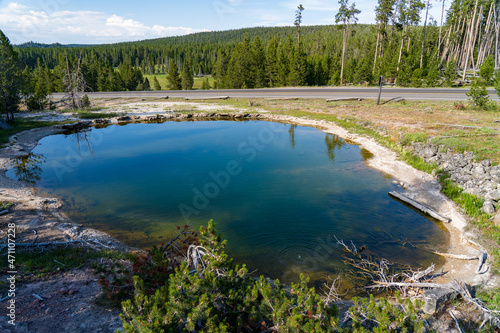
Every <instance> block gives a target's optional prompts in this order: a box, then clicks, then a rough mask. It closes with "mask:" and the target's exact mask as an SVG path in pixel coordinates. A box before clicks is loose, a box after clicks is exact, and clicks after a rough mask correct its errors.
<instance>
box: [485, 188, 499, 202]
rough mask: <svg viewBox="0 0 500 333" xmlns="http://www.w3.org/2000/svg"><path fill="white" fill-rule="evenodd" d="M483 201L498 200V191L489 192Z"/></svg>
mask: <svg viewBox="0 0 500 333" xmlns="http://www.w3.org/2000/svg"><path fill="white" fill-rule="evenodd" d="M484 199H486V200H494V201H498V200H500V189H496V190H492V191H489V192H488V193H486V195H485V196H484Z"/></svg>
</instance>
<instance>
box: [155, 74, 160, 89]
mask: <svg viewBox="0 0 500 333" xmlns="http://www.w3.org/2000/svg"><path fill="white" fill-rule="evenodd" d="M153 86H154V88H155V90H161V85H160V82H159V81H158V79H157V78H156V76H154V77H153Z"/></svg>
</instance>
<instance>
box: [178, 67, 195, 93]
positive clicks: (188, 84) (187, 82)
mask: <svg viewBox="0 0 500 333" xmlns="http://www.w3.org/2000/svg"><path fill="white" fill-rule="evenodd" d="M181 79H182V84H181V85H182V89H183V90H192V89H193V84H194V79H193V73H192V71H191V64H190V63H189V62H188V61H187V60H184V65H183V66H182V74H181Z"/></svg>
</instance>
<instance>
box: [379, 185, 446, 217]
mask: <svg viewBox="0 0 500 333" xmlns="http://www.w3.org/2000/svg"><path fill="white" fill-rule="evenodd" d="M389 195H391V196H393V197H395V198H397V199H399V200H401V201H403V202H406V203H407V204H409V205H411V206H413V207H415V208H416V209H418V210H420V211H421V212H423V213H425V214H427V215H430V216H432V217H433V218H435V219H436V220H439V221H442V222H445V223H450V222H451V219H449V218H447V217H446V216H444V215H442V214H439V213H438V212H436V211H435V210H433V209H432V208H429V207H427V206H425V205H423V204H421V203H420V202H418V201H416V200H413V199H412V198H409V197H407V196H406V195H404V194H402V193H399V192H394V191H392V192H389Z"/></svg>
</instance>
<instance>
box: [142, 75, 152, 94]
mask: <svg viewBox="0 0 500 333" xmlns="http://www.w3.org/2000/svg"><path fill="white" fill-rule="evenodd" d="M142 90H144V91H149V90H151V84H150V83H149V80H148V78H147V77H146V78H144V83H143V84H142Z"/></svg>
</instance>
